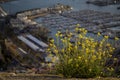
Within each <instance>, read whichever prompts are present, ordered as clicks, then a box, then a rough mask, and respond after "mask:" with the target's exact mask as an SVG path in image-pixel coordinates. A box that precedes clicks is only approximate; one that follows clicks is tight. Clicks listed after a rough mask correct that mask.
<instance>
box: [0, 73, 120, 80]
mask: <svg viewBox="0 0 120 80" xmlns="http://www.w3.org/2000/svg"><path fill="white" fill-rule="evenodd" d="M0 80H120V79H119V78H89V79H82V78H67V79H66V78H63V77H62V76H59V75H50V74H14V73H9V74H2V75H1V74H0Z"/></svg>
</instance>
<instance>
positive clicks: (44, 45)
mask: <svg viewBox="0 0 120 80" xmlns="http://www.w3.org/2000/svg"><path fill="white" fill-rule="evenodd" d="M26 36H27V37H28V38H29V39H31V40H32V41H34V42H35V43H37V44H38V45H39V46H41V47H43V48H45V47H48V45H47V44H46V43H44V42H42V41H40V40H38V39H37V38H35V37H34V36H32V35H30V34H29V35H26Z"/></svg>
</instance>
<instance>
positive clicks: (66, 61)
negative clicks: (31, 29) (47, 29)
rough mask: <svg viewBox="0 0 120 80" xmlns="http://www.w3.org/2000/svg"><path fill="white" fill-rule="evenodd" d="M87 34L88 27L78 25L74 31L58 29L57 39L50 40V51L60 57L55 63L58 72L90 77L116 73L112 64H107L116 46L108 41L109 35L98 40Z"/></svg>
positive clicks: (66, 75) (65, 74) (71, 75)
mask: <svg viewBox="0 0 120 80" xmlns="http://www.w3.org/2000/svg"><path fill="white" fill-rule="evenodd" d="M86 34H87V30H86V29H84V28H79V27H78V26H76V28H75V31H74V33H71V32H69V31H66V33H65V34H62V33H61V32H60V31H58V32H57V33H56V41H54V40H53V39H52V40H50V45H49V46H50V48H49V49H48V51H49V52H50V53H51V54H52V53H54V54H55V55H56V56H57V57H58V58H59V61H58V62H56V63H55V70H56V72H57V73H58V74H63V75H64V76H65V77H82V78H88V77H98V76H107V75H112V74H113V73H114V69H113V68H112V66H111V65H109V66H105V63H106V61H107V60H108V59H109V58H111V57H112V53H113V51H114V47H112V45H111V44H110V43H109V42H108V38H109V37H108V36H104V38H103V39H102V40H101V41H98V40H95V39H94V38H91V37H86ZM100 36H101V34H100V33H98V35H97V37H100ZM116 40H118V38H116ZM54 61H55V60H54ZM106 72H107V74H106Z"/></svg>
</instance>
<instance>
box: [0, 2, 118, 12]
mask: <svg viewBox="0 0 120 80" xmlns="http://www.w3.org/2000/svg"><path fill="white" fill-rule="evenodd" d="M86 1H87V0H15V1H11V2H7V3H2V4H0V5H1V6H2V7H3V8H4V10H5V11H6V12H7V13H9V14H15V13H16V12H20V11H23V10H28V9H33V8H43V7H51V6H53V5H54V4H56V3H62V4H67V5H70V6H72V7H73V10H83V9H91V10H97V11H103V12H110V13H114V14H120V10H117V7H118V6H119V5H108V6H95V5H92V4H86Z"/></svg>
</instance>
